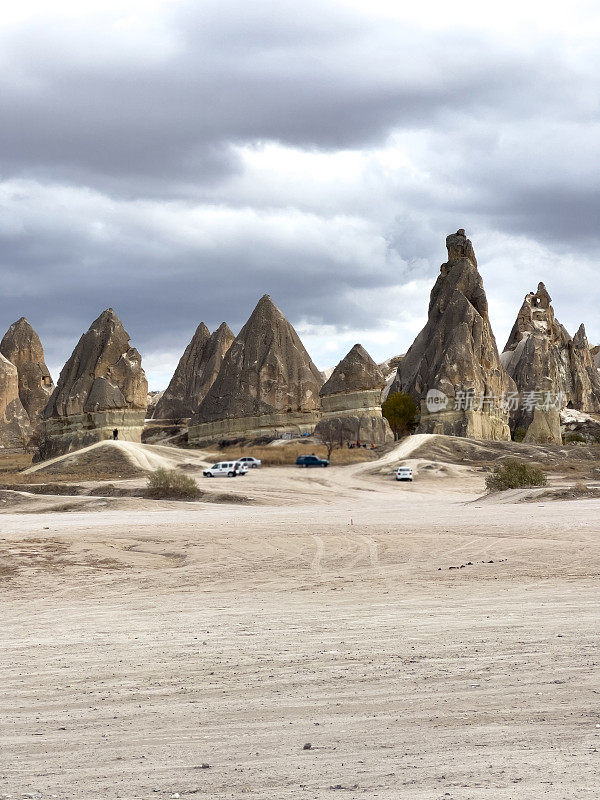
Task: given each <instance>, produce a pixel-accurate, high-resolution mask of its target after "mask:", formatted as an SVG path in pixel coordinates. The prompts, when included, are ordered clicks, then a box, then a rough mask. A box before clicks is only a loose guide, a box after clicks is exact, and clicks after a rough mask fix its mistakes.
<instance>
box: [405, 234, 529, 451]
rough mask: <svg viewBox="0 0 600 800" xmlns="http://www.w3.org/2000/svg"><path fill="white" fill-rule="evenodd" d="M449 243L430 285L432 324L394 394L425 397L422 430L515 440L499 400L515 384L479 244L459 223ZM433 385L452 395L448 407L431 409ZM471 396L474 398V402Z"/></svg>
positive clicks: (409, 357) (412, 351)
mask: <svg viewBox="0 0 600 800" xmlns="http://www.w3.org/2000/svg"><path fill="white" fill-rule="evenodd" d="M446 247H447V249H448V261H447V262H446V263H445V264H442V266H441V269H440V274H439V276H438V279H437V281H436V283H435V285H434V287H433V289H432V291H431V298H430V301H429V312H428V320H427V323H426V325H425V327H424V328H423V330H422V331H421V333H420V334H419V335H418V336H417V338H416V339H415V341H414V343H413V344H412V346H411V347H410V349H409V351H408V352H407V354H406V356H405V357H404V359H403V360H402V363H401V364H400V366H399V367H398V373H397V376H396V380H395V381H394V383H393V385H392V387H391V389H390V393H392V392H398V391H401V392H406V393H408V394H410V395H412V397H413V398H414V400H415V401H416V402H420V403H421V422H420V425H419V429H418V430H419V432H421V433H444V434H450V435H458V436H470V437H473V438H478V439H508V438H510V431H509V428H508V424H507V422H508V415H507V413H506V412H505V411H504V410H503V409H502V408H501V407H500V400H501V398H502V396H503V394H506V393H508V392H511V391H514V389H515V386H514V383H513V381H512V380H511V379H510V378H509V377H508V375H507V374H506V372H505V370H504V368H503V366H502V363H501V361H500V357H499V355H498V348H497V346H496V340H495V338H494V334H493V332H492V327H491V325H490V321H489V317H488V305H487V298H486V295H485V291H484V288H483V280H482V278H481V275H480V274H479V272H478V270H477V261H476V259H475V254H474V252H473V246H472V244H471V242H470V241H469V239H467V237H466V236H465V232H464V230H462V229H460V230H458V231H457V232H456V233H454V234H451V235H450V236H448V237H447V238H446ZM432 389H435V390H438V392H442V393H443V394H445V395H446V396H447V397H448V398H449V399H448V405H447V406H446V408H445V410H440V411H438V412H437V413H436V412H431V411H430V410H428V408H427V404H426V396H427V393H428V391H430V390H432ZM469 396H474V398H475V402H474V403H473V408H469V406H470V405H471V402H470V401H469V400H467V399H466V398H467V397H469ZM492 396H493V397H494V398H496V399H495V400H493V401H489V400H488V402H486V403H484V404H483V407H482V408H479V404H480V398H482V397H485V398H490V397H492ZM457 406H458V408H457Z"/></svg>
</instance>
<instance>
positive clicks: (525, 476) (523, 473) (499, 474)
mask: <svg viewBox="0 0 600 800" xmlns="http://www.w3.org/2000/svg"><path fill="white" fill-rule="evenodd" d="M547 482H548V480H547V478H546V476H545V474H544V473H543V472H542V470H541V469H540V468H539V467H536V466H535V465H533V464H526V463H525V462H523V461H516V460H513V459H511V460H510V461H505V463H504V464H502V465H501V466H499V467H496V469H495V470H494V472H493V473H492V474H491V475H488V476H487V478H486V479H485V485H486V487H487V489H488V491H490V492H503V491H505V490H506V489H527V488H529V487H531V486H545V485H546V484H547Z"/></svg>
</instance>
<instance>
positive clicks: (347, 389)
mask: <svg viewBox="0 0 600 800" xmlns="http://www.w3.org/2000/svg"><path fill="white" fill-rule="evenodd" d="M385 383H386V380H385V376H384V375H383V373H382V372H381V370H380V369H379V367H378V366H377V364H376V363H375V362H374V361H373V359H372V358H371V356H370V355H369V354H368V353H367V351H366V350H365V348H364V347H363V346H362V345H361V344H355V345H354V347H353V348H352V349H351V350H350V352H349V353H348V354H347V355H346V356H344V358H343V359H342V360H341V361H340V363H339V364H338V365H337V367H336V368H335V369H334V370H333V372H332V373H331V376H330V377H329V379H328V380H327V382H326V383H325V384H324V385H323V386H322V387H321V391H320V392H319V394H320V396H321V410H322V413H323V417H322V419H321V420H320V421H319V423H318V424H317V426H316V428H315V436H317V437H320V438H321V439H322V440H323V441H324V442H335V444H337V445H343V444H345V443H346V442H349V441H350V442H356V441H359V442H361V443H364V444H367V443H368V444H375V445H379V444H384V443H385V442H388V441H392V440H393V438H394V436H393V434H392V431H391V429H390V426H389V425H388V423H387V420H385V419H384V418H383V417H382V415H381V392H382V389H383V388H384V386H385Z"/></svg>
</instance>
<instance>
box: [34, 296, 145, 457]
mask: <svg viewBox="0 0 600 800" xmlns="http://www.w3.org/2000/svg"><path fill="white" fill-rule="evenodd" d="M141 362H142V359H141V356H140V354H139V353H138V351H137V350H136V349H135V348H133V347H130V345H129V335H128V334H127V332H126V331H125V329H124V328H123V325H122V324H121V321H120V320H119V318H118V317H117V315H116V314H115V312H114V311H113V310H112V308H109V309H107V310H106V311H103V312H102V314H100V316H99V317H98V319H96V320H95V321H94V322H93V323H92V325H91V326H90V329H89V330H88V331H87V333H85V334H84V335H83V336H82V337H81V339H80V340H79V342H78V343H77V346H76V347H75V350H73V353H72V355H71V357H70V358H69V360H68V361H67V363H66V364H65V366H64V367H63V369H62V371H61V373H60V377H59V379H58V383H57V385H56V388H55V390H54V392H53V393H52V396H51V398H50V400H49V401H48V405H47V406H46V408H45V409H44V412H43V418H44V431H43V441H42V444H41V446H40V453H39V457H40V458H51V457H53V456H57V455H62V454H63V453H67V452H70V451H71V450H76V449H78V448H80V447H84V446H86V445H88V444H92V443H93V442H97V441H101V440H102V439H110V438H112V433H113V429H115V428H116V429H117V430H118V432H119V433H118V436H119V439H125V440H127V441H135V442H139V441H140V439H141V433H142V428H143V425H144V417H145V412H146V403H147V399H148V382H147V381H146V376H145V374H144V370H143V369H142V366H141Z"/></svg>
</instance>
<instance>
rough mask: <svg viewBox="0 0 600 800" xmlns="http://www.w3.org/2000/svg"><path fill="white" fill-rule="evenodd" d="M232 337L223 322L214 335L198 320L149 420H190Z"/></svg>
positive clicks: (207, 388)
mask: <svg viewBox="0 0 600 800" xmlns="http://www.w3.org/2000/svg"><path fill="white" fill-rule="evenodd" d="M233 339H234V336H233V333H232V332H231V331H230V330H229V327H228V325H227V324H226V323H225V322H223V324H222V325H221V326H220V327H219V328H217V330H216V331H214V333H213V334H210V333H209V330H208V328H207V327H206V325H205V324H204V323H203V322H201V323H200V325H198V328H197V329H196V333H195V334H194V336H193V337H192V340H191V342H190V343H189V344H188V346H187V347H186V349H185V352H184V354H183V355H182V356H181V359H180V361H179V364H178V365H177V369H176V370H175V372H174V374H173V377H172V378H171V382H170V383H169V385H168V387H167V388H166V389H165V391H164V393H163V395H162V397H161V398H160V400H159V401H158V403H157V404H156V407H155V409H154V412H153V414H152V419H160V420H174V421H179V420H183V419H189V418H190V417H191V416H192V415H193V414H194V412H196V411H197V410H198V408H199V406H200V404H201V403H202V401H203V400H204V398H205V397H206V395H207V393H208V390H209V389H210V387H211V386H212V385H213V383H214V382H215V379H216V377H217V375H218V374H219V370H220V369H221V364H222V363H223V358H224V357H225V353H226V352H227V351H228V350H229V348H230V346H231V343H232V342H233Z"/></svg>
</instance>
